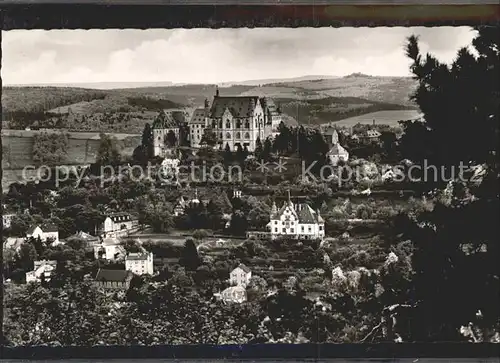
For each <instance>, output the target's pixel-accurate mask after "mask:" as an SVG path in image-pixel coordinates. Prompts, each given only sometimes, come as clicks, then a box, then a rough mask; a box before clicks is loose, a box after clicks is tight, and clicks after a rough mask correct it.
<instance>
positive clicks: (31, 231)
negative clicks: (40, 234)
mask: <svg viewBox="0 0 500 363" xmlns="http://www.w3.org/2000/svg"><path fill="white" fill-rule="evenodd" d="M36 227H38V225H37V224H35V225H32V226H30V228H28V230H27V231H26V234H33V232H35V229H36Z"/></svg>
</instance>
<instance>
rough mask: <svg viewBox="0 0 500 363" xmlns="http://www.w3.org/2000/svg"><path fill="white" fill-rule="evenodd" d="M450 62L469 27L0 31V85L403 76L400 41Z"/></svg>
mask: <svg viewBox="0 0 500 363" xmlns="http://www.w3.org/2000/svg"><path fill="white" fill-rule="evenodd" d="M412 34H414V35H418V36H419V37H420V45H421V49H422V51H424V52H430V53H431V54H433V55H434V56H436V57H437V58H438V59H439V60H440V61H442V62H446V63H450V62H452V61H453V59H454V57H455V56H456V52H457V50H458V49H460V48H462V47H467V46H470V44H471V41H472V39H473V38H474V36H475V31H473V30H472V29H470V28H468V27H435V28H425V27H414V28H405V27H392V28H390V27H380V28H295V29H293V28H255V29H247V28H241V29H227V28H226V29H169V30H167V29H152V30H135V29H125V30H120V29H104V30H102V29H92V30H13V31H4V32H2V38H3V39H2V51H3V56H2V69H1V73H2V79H3V84H4V85H13V84H50V83H59V84H60V83H97V82H175V83H211V84H214V83H224V82H234V81H243V80H259V79H276V78H292V77H300V76H306V75H325V76H345V75H348V74H351V73H355V72H360V73H364V74H368V75H372V76H408V75H409V63H410V62H409V60H408V59H407V58H406V56H405V55H404V44H405V40H406V38H407V37H408V36H410V35H412Z"/></svg>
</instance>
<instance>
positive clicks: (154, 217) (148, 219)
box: [139, 203, 174, 233]
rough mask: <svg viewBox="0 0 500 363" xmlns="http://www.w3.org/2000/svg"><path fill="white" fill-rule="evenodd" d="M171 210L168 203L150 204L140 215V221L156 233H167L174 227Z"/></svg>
mask: <svg viewBox="0 0 500 363" xmlns="http://www.w3.org/2000/svg"><path fill="white" fill-rule="evenodd" d="M170 210H171V208H170V206H169V205H168V204H167V203H156V204H148V205H147V206H146V208H145V209H142V210H141V212H140V213H139V220H140V221H141V222H142V223H144V224H148V225H150V226H151V227H152V228H153V231H154V232H156V233H165V232H168V231H170V229H171V228H172V227H173V225H174V222H173V217H172V214H171V212H170Z"/></svg>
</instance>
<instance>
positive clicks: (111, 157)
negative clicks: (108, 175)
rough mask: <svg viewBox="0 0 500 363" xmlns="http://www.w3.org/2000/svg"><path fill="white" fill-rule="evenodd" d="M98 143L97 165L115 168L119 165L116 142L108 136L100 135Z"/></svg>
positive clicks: (118, 152)
mask: <svg viewBox="0 0 500 363" xmlns="http://www.w3.org/2000/svg"><path fill="white" fill-rule="evenodd" d="M99 137H100V142H99V148H98V149H97V157H96V160H97V163H98V164H99V165H101V166H103V165H111V166H116V165H118V164H119V163H120V151H119V149H118V140H117V139H116V138H115V137H113V136H110V135H106V134H105V133H101V134H100V135H99Z"/></svg>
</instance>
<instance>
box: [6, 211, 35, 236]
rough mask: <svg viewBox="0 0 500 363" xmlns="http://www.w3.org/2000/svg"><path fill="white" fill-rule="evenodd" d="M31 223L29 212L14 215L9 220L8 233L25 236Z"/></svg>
mask: <svg viewBox="0 0 500 363" xmlns="http://www.w3.org/2000/svg"><path fill="white" fill-rule="evenodd" d="M32 223H33V217H32V216H31V215H29V214H18V215H15V216H14V217H12V220H11V222H10V233H11V234H12V235H14V236H25V235H26V232H27V231H28V228H29V227H30V226H31V224H32Z"/></svg>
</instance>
